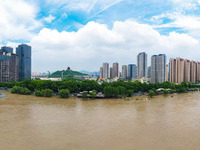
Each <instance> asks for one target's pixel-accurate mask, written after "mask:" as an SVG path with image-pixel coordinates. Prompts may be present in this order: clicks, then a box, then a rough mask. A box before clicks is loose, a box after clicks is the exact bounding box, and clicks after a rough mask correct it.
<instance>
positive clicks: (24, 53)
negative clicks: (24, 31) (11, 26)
mask: <svg viewBox="0 0 200 150" xmlns="http://www.w3.org/2000/svg"><path fill="white" fill-rule="evenodd" d="M16 54H17V55H18V56H19V79H20V80H24V79H31V47H30V46H28V45H26V44H21V45H19V46H18V47H17V48H16Z"/></svg>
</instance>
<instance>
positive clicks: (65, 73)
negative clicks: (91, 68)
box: [49, 70, 87, 78]
mask: <svg viewBox="0 0 200 150" xmlns="http://www.w3.org/2000/svg"><path fill="white" fill-rule="evenodd" d="M62 73H63V78H73V77H74V76H75V75H77V76H85V75H87V74H84V73H81V72H78V71H72V70H62V71H56V72H54V73H52V74H51V75H49V78H61V76H62Z"/></svg>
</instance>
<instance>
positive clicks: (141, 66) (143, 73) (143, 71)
mask: <svg viewBox="0 0 200 150" xmlns="http://www.w3.org/2000/svg"><path fill="white" fill-rule="evenodd" d="M137 77H138V78H141V77H145V78H147V54H146V53H145V52H142V53H139V54H138V56H137Z"/></svg>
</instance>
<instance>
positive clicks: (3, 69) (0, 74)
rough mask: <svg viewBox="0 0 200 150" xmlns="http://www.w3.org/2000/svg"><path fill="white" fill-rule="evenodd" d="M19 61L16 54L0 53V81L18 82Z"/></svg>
mask: <svg viewBox="0 0 200 150" xmlns="http://www.w3.org/2000/svg"><path fill="white" fill-rule="evenodd" d="M18 65H19V59H18V56H17V55H16V54H12V53H5V52H0V81H1V82H10V81H17V80H18Z"/></svg>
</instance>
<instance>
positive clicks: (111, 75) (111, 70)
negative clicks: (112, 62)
mask: <svg viewBox="0 0 200 150" xmlns="http://www.w3.org/2000/svg"><path fill="white" fill-rule="evenodd" d="M110 78H113V68H112V67H110Z"/></svg>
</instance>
